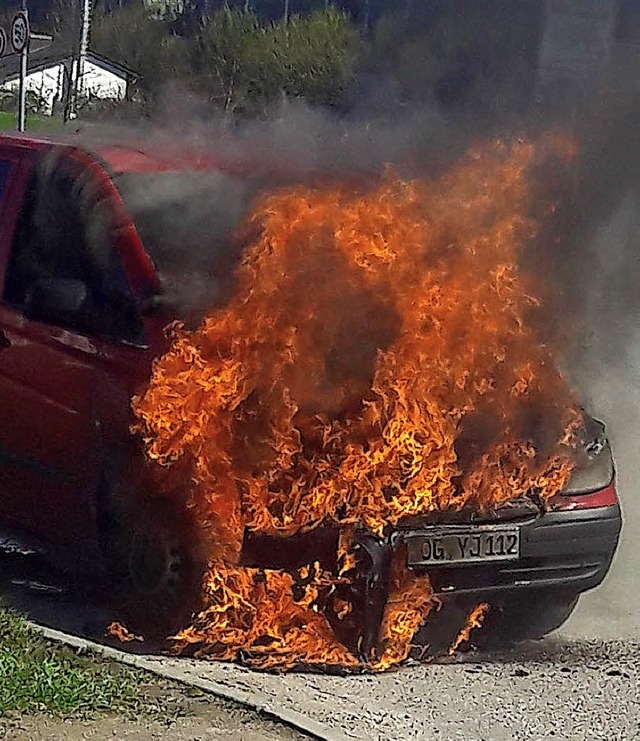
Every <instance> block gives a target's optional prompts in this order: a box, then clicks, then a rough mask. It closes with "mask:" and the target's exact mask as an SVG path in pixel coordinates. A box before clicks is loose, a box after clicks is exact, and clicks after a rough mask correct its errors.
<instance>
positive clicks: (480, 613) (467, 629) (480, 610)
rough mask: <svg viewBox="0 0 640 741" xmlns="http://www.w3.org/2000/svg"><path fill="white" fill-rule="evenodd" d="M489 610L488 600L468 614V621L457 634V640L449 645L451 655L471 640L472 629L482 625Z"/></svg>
mask: <svg viewBox="0 0 640 741" xmlns="http://www.w3.org/2000/svg"><path fill="white" fill-rule="evenodd" d="M488 611H489V605H488V604H487V603H486V602H481V603H480V604H479V605H478V606H477V607H475V608H474V609H473V610H471V612H470V613H469V615H468V616H467V621H466V622H465V624H464V626H463V627H462V629H461V631H460V632H459V633H458V635H457V636H456V639H455V641H454V642H453V643H452V644H451V646H450V647H449V656H453V654H454V653H455V652H456V651H457V650H458V649H459V648H460V646H461V645H462V644H463V643H467V642H468V641H469V638H470V637H471V631H473V630H475V629H476V628H481V627H482V624H483V623H484V619H485V617H486V615H487V612H488Z"/></svg>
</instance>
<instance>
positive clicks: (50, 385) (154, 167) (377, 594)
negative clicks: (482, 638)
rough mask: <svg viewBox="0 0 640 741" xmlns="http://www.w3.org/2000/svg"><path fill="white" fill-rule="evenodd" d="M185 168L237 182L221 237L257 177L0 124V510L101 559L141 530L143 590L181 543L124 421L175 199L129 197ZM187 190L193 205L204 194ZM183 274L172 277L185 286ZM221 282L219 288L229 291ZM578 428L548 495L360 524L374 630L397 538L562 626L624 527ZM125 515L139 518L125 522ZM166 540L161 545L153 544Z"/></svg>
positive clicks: (467, 590) (436, 574) (437, 570)
mask: <svg viewBox="0 0 640 741" xmlns="http://www.w3.org/2000/svg"><path fill="white" fill-rule="evenodd" d="M194 170H199V171H201V172H204V171H206V172H207V173H209V174H210V175H211V177H218V178H219V179H220V178H222V179H221V180H219V182H218V187H219V193H220V198H221V199H223V198H224V197H227V196H228V194H229V193H230V192H231V191H233V192H234V193H235V195H234V204H235V206H237V208H236V211H234V212H233V218H231V219H229V220H228V221H227V222H225V223H224V225H223V227H224V228H223V229H222V231H221V233H220V235H219V236H220V239H221V240H222V239H223V238H224V235H225V234H226V233H227V232H228V231H229V230H230V229H232V228H233V226H234V224H235V223H236V222H237V220H238V218H240V215H241V210H242V209H241V208H240V207H239V205H238V204H243V203H246V200H247V199H248V198H249V196H250V193H251V186H246V187H245V186H244V185H243V184H242V183H241V182H240V180H238V179H234V178H233V177H231V176H228V175H227V174H225V172H224V168H222V166H221V165H220V163H218V162H213V161H212V160H211V159H209V158H207V159H202V158H200V159H199V158H197V157H191V158H188V157H184V156H183V157H182V158H181V159H180V158H179V159H178V160H176V159H175V158H171V157H169V156H168V155H167V154H166V153H165V156H163V157H159V156H155V155H154V156H150V155H148V154H145V153H144V152H141V151H138V150H136V149H134V148H127V147H103V148H97V149H96V150H91V151H90V150H88V149H86V148H84V147H80V146H78V145H74V144H67V143H64V142H53V141H47V140H37V139H32V138H29V137H14V136H2V137H0V282H2V286H3V294H2V296H3V298H2V302H0V347H1V349H0V408H2V410H3V424H2V425H0V521H1V522H2V524H3V526H4V527H5V528H10V529H12V530H14V531H18V532H21V533H22V534H23V535H26V536H28V537H30V538H36V539H37V540H38V541H42V542H47V543H49V544H53V545H54V546H55V550H57V551H60V550H61V548H60V546H62V547H63V548H62V550H64V549H66V548H67V547H73V550H74V552H78V551H81V552H82V553H85V554H89V555H90V556H95V557H99V554H100V553H101V551H102V552H103V553H106V559H107V562H108V563H111V562H114V563H115V562H117V561H118V558H119V557H120V558H121V556H122V553H121V552H119V548H120V546H119V545H118V544H117V543H118V541H119V540H122V537H123V533H125V534H127V533H134V534H135V533H138V534H139V533H140V532H142V531H145V533H146V534H145V533H143V534H142V535H139V536H135V537H134V536H131V535H126V537H125V538H124V539H125V540H127V542H128V544H129V547H131V548H134V545H135V544H134V545H132V543H134V541H135V543H137V546H136V547H137V548H138V551H136V553H137V554H138V555H137V556H136V555H134V556H131V553H130V552H129V553H128V555H127V558H126V559H125V560H126V561H127V563H128V564H129V566H131V564H133V563H136V559H137V557H138V556H139V557H140V558H139V561H140V562H141V563H142V566H141V567H140V571H141V572H142V573H143V576H142V577H140V575H139V574H138V578H137V582H136V585H135V586H137V587H138V588H139V591H140V592H141V593H145V589H146V591H147V594H151V593H155V592H156V591H161V587H162V586H163V584H164V585H165V586H166V584H165V582H166V579H165V577H162V578H161V579H160V581H159V582H157V583H156V581H154V579H153V578H152V577H153V575H152V577H150V582H149V583H148V584H146V583H145V578H144V573H145V569H146V570H147V571H149V568H150V567H149V561H152V562H153V563H156V564H157V563H158V562H161V563H162V564H165V566H166V564H169V567H170V566H171V564H172V563H174V561H172V559H174V558H175V559H179V558H180V556H178V555H175V553H174V551H179V550H180V549H181V548H182V547H183V546H184V544H185V538H184V537H183V536H182V535H180V536H179V538H178V539H177V540H176V541H172V540H171V537H172V536H171V535H170V533H169V530H170V529H171V525H172V522H174V521H175V519H176V517H178V515H176V514H175V513H174V512H168V513H165V515H163V517H160V518H158V517H157V515H156V514H155V513H154V514H152V515H150V514H149V513H148V510H147V506H148V504H149V502H153V501H154V499H153V496H148V494H149V492H146V493H145V496H144V502H141V500H140V499H139V497H140V496H142V495H141V493H140V491H139V489H140V488H144V486H145V484H140V480H141V474H139V473H137V472H136V471H137V468H138V467H142V463H141V462H140V461H141V458H142V456H141V454H140V451H139V450H138V448H137V445H136V444H135V442H134V441H132V437H131V435H130V431H129V430H130V423H131V421H132V420H131V409H130V400H131V397H132V395H134V394H135V393H136V392H137V391H139V390H140V389H141V388H142V387H144V384H145V383H146V381H147V380H148V378H149V375H150V372H151V367H152V362H153V359H154V358H155V357H157V356H158V355H159V354H161V353H162V352H163V351H164V350H165V349H166V347H167V339H166V336H165V332H164V329H165V326H166V324H167V322H168V321H169V320H170V319H171V317H172V313H171V308H169V309H167V307H166V306H165V307H164V308H163V309H162V310H159V309H158V305H159V303H161V301H159V299H161V298H162V297H163V296H165V297H166V295H167V293H168V291H167V289H166V285H165V288H164V293H163V284H165V282H164V281H163V276H162V275H160V274H159V273H158V272H157V270H156V266H155V264H154V259H155V256H153V257H154V259H152V256H151V255H150V253H148V252H147V248H149V247H150V244H149V243H150V242H153V241H154V239H155V238H154V236H153V235H154V234H156V235H158V234H161V233H163V232H165V231H166V230H167V229H169V228H173V226H172V225H168V224H169V223H168V222H167V221H166V219H165V220H163V214H164V216H166V214H167V213H169V210H168V209H165V208H161V209H160V210H159V211H158V212H157V213H155V214H152V215H151V216H150V218H148V219H147V223H146V224H144V223H142V221H140V220H139V219H138V220H136V219H134V218H133V217H132V213H131V212H130V210H129V207H130V206H131V203H132V202H133V201H132V199H133V200H135V193H136V188H138V187H140V186H141V187H142V191H140V192H147V191H148V190H149V189H151V188H154V187H156V186H157V185H158V183H160V184H162V183H163V182H164V183H165V185H166V186H167V192H169V193H174V192H176V191H177V190H178V185H177V181H176V180H175V178H176V177H177V176H180V172H184V171H186V172H187V176H186V177H188V172H192V171H194ZM176 173H177V175H176ZM163 178H164V180H163ZM132 184H133V186H135V187H133V190H132ZM183 185H184V183H182V185H180V188H182V186H183ZM209 185H210V184H209ZM189 187H190V186H189ZM208 187H209V186H208ZM234 189H235V191H234ZM186 192H187V193H190V191H188V190H187V191H186ZM208 192H210V191H208ZM123 196H124V199H123ZM187 198H189V199H190V202H191V203H192V204H193V203H194V202H195V205H197V195H196V196H194V197H191V195H188V196H187ZM205 205H206V208H205V209H204V210H205V211H206V213H205V214H203V213H199V214H195V215H192V216H193V218H192V219H187V218H186V217H185V218H181V219H180V220H176V219H175V218H174V217H173V215H172V218H173V222H175V223H176V227H175V228H178V226H180V225H182V226H183V227H184V226H185V225H186V228H190V229H192V227H193V224H194V223H198V224H199V223H201V220H202V219H203V218H207V219H209V221H208V223H211V220H212V219H213V220H214V221H215V220H216V219H218V220H220V219H223V218H225V215H228V213H229V208H228V203H225V204H224V208H220V209H219V211H218V212H216V210H215V204H205ZM133 209H134V211H135V206H134V207H133ZM88 213H91V219H92V221H91V223H89V224H86V223H84V222H83V219H85V218H86V214H88ZM183 216H184V214H183ZM199 219H200V221H198V220H199ZM87 234H90V235H91V237H90V238H89V237H87ZM178 240H179V235H174V239H173V241H174V242H176V241H178ZM221 254H222V253H221ZM221 259H222V258H221ZM177 262H178V263H180V265H179V266H178V267H179V268H180V270H177V269H176V266H175V265H174V278H175V274H176V273H177V274H181V275H182V277H183V278H184V277H185V274H186V273H197V272H198V270H201V271H202V272H203V273H204V272H206V270H205V268H206V266H202V265H201V264H198V265H189V264H186V263H185V262H184V260H183V259H182V256H179V259H178V260H177ZM170 282H171V278H170V277H167V280H166V284H168V283H170ZM179 283H180V281H179V280H178V281H177V283H176V281H175V280H174V282H173V284H172V285H173V289H175V293H176V295H178V296H179V294H180V286H179ZM209 288H210V286H209ZM218 288H219V289H220V290H219V291H218V293H217V294H216V295H217V297H218V298H219V299H220V300H223V299H224V293H225V292H224V287H220V286H218ZM207 297H208V298H209V299H210V298H211V293H210V291H209V292H208V293H207ZM177 302H178V303H179V302H180V300H179V299H178V300H177ZM190 308H194V307H190ZM196 308H197V307H196ZM588 431H589V434H588V439H585V441H584V451H583V460H582V461H581V463H580V467H579V471H578V473H577V474H576V475H575V477H574V480H573V482H572V484H571V485H570V486H569V487H568V488H567V490H566V491H565V492H563V493H562V494H561V495H559V496H558V497H556V498H555V499H554V500H553V501H552V502H551V503H550V504H549V506H548V507H546V508H541V507H540V506H539V503H538V504H536V503H535V502H533V501H532V500H530V499H525V500H519V501H517V502H514V503H512V504H511V505H510V506H509V507H507V508H502V509H501V510H498V511H496V512H495V513H491V514H490V515H486V516H483V517H478V516H472V514H471V513H464V512H462V513H458V514H456V515H455V516H454V515H452V514H451V513H446V514H440V515H437V516H436V515H434V516H432V517H425V518H420V519H418V520H411V521H406V522H402V523H400V524H399V525H398V526H397V527H395V528H393V529H390V531H389V532H388V533H387V534H386V535H385V537H384V538H382V539H381V538H374V537H373V536H371V535H369V534H367V533H360V534H358V535H357V540H358V547H359V548H360V551H361V553H362V554H363V555H362V560H361V572H362V579H361V581H360V582H359V583H360V587H361V592H362V594H361V607H362V610H364V612H365V613H368V614H369V615H370V616H374V617H373V618H370V619H368V622H370V623H371V625H372V626H374V627H372V628H371V631H370V632H371V633H372V637H371V640H372V641H375V637H374V636H373V633H374V632H375V625H376V621H377V624H379V618H380V615H381V610H382V609H383V608H384V600H385V595H386V591H387V581H388V573H389V564H390V562H391V559H392V557H393V555H394V554H395V553H396V552H397V551H398V549H399V548H405V549H406V552H407V563H408V566H409V568H411V569H413V570H415V571H416V572H423V571H428V572H429V573H430V575H431V578H432V582H433V585H434V588H435V591H436V593H437V594H438V595H440V596H441V597H442V599H452V598H454V597H455V598H464V599H465V600H471V601H476V602H477V601H483V600H485V599H486V600H487V601H489V602H495V603H499V604H500V605H502V606H503V609H502V611H503V612H505V614H507V613H508V612H509V610H510V609H513V610H515V608H513V605H520V607H522V605H524V604H525V603H526V602H527V599H528V600H529V602H530V604H531V605H532V606H531V607H530V608H528V609H529V615H528V620H529V623H530V624H531V625H532V624H533V622H535V621H533V620H532V618H531V616H532V615H533V610H534V608H535V609H537V610H538V611H539V612H541V614H542V613H544V615H542V617H540V619H539V621H538V623H537V626H538V627H537V629H535V630H533V629H531V630H530V631H529V634H531V635H533V634H543V633H545V632H547V631H548V630H549V629H553V628H554V627H556V625H557V624H559V623H560V622H562V620H563V619H565V618H566V616H567V615H568V613H569V612H570V610H571V609H572V607H573V605H574V604H575V601H576V599H577V596H578V595H579V594H580V593H581V592H583V591H584V590H586V589H590V588H592V587H594V586H596V585H597V584H599V583H600V582H601V581H602V579H603V578H604V576H605V574H606V573H607V570H608V568H609V565H610V563H611V560H612V558H613V554H614V552H615V549H616V545H617V541H618V536H619V532H620V528H621V513H620V506H619V502H618V498H617V495H616V491H615V482H614V471H613V464H612V460H611V452H610V449H609V445H608V443H607V442H606V439H605V436H604V428H603V427H602V426H601V425H599V424H598V423H595V422H593V421H591V422H589V424H588ZM580 477H582V483H581V481H580ZM141 512H142V513H143V514H142V515H141V514H140V513H141ZM136 513H137V514H136ZM134 517H135V518H137V525H132V524H131V521H130V520H129V519H128V518H134ZM145 528H146V529H147V530H148V529H149V528H151V531H150V532H147V531H146V530H145ZM154 528H155V529H154ZM114 532H115V533H116V534H117V537H114V538H113V539H112V538H111V536H112V535H113V533H114ZM136 537H137V540H136ZM335 537H336V536H335V534H332V533H331V531H330V530H329V531H325V532H320V531H318V532H316V533H314V534H311V535H310V536H308V537H307V536H305V538H302V539H299V540H298V541H297V545H295V543H294V544H292V543H288V544H287V546H286V547H285V548H284V549H282V548H280V549H279V547H278V545H277V544H275V543H274V542H273V541H270V540H269V539H265V540H263V541H262V542H258V541H259V539H258V541H256V539H251V538H247V543H246V549H245V556H244V561H245V563H247V564H250V563H256V564H260V565H263V566H267V565H274V566H277V565H285V566H287V565H289V566H290V565H292V561H299V562H302V561H303V560H304V559H305V558H308V557H309V556H310V555H313V554H314V553H315V551H316V550H317V551H318V552H320V551H321V550H322V549H323V548H324V547H325V546H327V544H328V549H327V550H329V551H331V550H332V551H333V553H335V542H334V541H335ZM163 538H165V539H166V547H165V548H164V551H162V552H161V553H155V554H152V556H153V557H149V555H148V553H149V550H150V549H151V550H152V549H153V547H154V543H157V542H158V541H161V540H162V539H163ZM465 539H466V540H465ZM294 540H295V539H294ZM113 541H115V542H116V544H115V545H114V542H113ZM461 544H463V545H464V547H462V545H461ZM469 544H470V545H469ZM500 544H502V545H500ZM292 545H294V546H295V547H293V548H292V547H291V546H292ZM163 547H164V546H163ZM456 548H458V551H456ZM465 548H466V549H467V550H466V551H465ZM314 549H315V550H314ZM496 549H497V550H500V549H502V551H504V552H500V553H498V552H496ZM134 550H135V548H134ZM280 551H282V558H280V557H279V556H278V553H279V552H280ZM488 551H491V553H489V552H488ZM265 553H266V554H268V555H267V556H265V555H264V554H265ZM474 553H475V557H474ZM292 554H294V555H292ZM163 568H164V567H163ZM151 570H152V571H153V569H151ZM134 576H135V575H134ZM134 581H136V579H134ZM526 595H529V596H528V597H527V596H526ZM531 595H533V597H531ZM542 595H543V596H542ZM509 605H511V606H512V607H509ZM554 606H555V608H556V610H555V612H554V611H553V610H552V609H551V608H552V607H554ZM515 612H517V610H515ZM521 612H522V610H521V609H520V613H521ZM551 613H553V615H551ZM354 615H357V611H356V612H355V613H354ZM376 615H377V616H378V617H377V618H376V617H375V616H376ZM519 620H520V623H522V616H520V618H519ZM545 621H546V622H545Z"/></svg>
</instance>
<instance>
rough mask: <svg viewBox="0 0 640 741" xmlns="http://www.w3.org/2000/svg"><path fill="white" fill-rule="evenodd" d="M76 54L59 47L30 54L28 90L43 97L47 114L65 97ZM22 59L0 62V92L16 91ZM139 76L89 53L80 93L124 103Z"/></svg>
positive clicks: (80, 77) (79, 89) (80, 82)
mask: <svg viewBox="0 0 640 741" xmlns="http://www.w3.org/2000/svg"><path fill="white" fill-rule="evenodd" d="M76 64H77V60H74V58H73V55H72V54H71V53H69V52H67V51H60V49H59V48H58V49H56V46H55V45H50V46H47V47H45V48H43V49H38V50H36V51H34V52H33V53H30V55H29V67H28V75H27V90H28V91H30V92H33V93H35V94H36V95H37V96H39V97H40V98H41V100H42V102H43V106H44V110H43V111H42V112H43V113H46V114H49V115H51V114H52V113H53V111H54V107H55V106H56V104H57V103H61V102H62V101H64V98H65V91H66V89H67V85H68V81H69V78H70V75H71V74H72V71H73V70H74V65H76ZM19 74H20V73H19V58H18V57H17V55H15V54H10V55H8V56H5V57H2V58H1V59H0V90H6V91H16V90H17V89H18V84H19V81H18V78H19ZM135 79H136V75H135V73H134V72H133V71H132V70H130V69H127V68H126V67H123V66H122V65H120V64H117V63H116V62H113V61H111V60H109V59H106V58H105V57H102V56H100V55H99V54H96V53H95V52H92V51H89V52H88V53H87V57H86V60H85V63H84V69H83V70H81V71H80V76H79V85H78V92H79V96H80V98H99V99H103V100H123V99H124V98H125V97H126V95H127V91H128V88H129V85H130V83H131V82H133V80H135Z"/></svg>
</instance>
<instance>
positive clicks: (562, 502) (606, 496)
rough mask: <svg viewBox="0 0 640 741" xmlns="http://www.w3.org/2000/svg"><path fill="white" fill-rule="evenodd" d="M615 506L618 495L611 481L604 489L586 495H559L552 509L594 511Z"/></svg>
mask: <svg viewBox="0 0 640 741" xmlns="http://www.w3.org/2000/svg"><path fill="white" fill-rule="evenodd" d="M615 504H618V494H617V492H616V486H615V482H614V481H611V483H610V484H609V485H608V486H606V487H605V488H604V489H600V490H598V491H592V492H589V493H588V494H574V495H568V494H561V495H560V496H559V497H557V498H556V499H555V501H554V505H555V506H554V509H594V508H596V507H612V506H613V505H615Z"/></svg>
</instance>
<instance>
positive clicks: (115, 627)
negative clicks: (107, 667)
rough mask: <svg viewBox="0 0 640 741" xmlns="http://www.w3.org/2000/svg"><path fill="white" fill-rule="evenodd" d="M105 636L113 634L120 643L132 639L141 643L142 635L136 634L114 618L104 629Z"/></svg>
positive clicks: (129, 641) (128, 641)
mask: <svg viewBox="0 0 640 741" xmlns="http://www.w3.org/2000/svg"><path fill="white" fill-rule="evenodd" d="M105 636H113V637H114V638H117V639H118V640H119V641H120V642H121V643H131V642H132V641H138V642H140V643H142V641H144V636H140V635H136V634H135V633H132V632H131V631H130V630H129V629H128V628H126V627H125V626H124V625H122V623H119V622H117V621H116V620H114V621H113V622H112V623H111V624H110V625H109V626H108V627H107V630H106V631H105Z"/></svg>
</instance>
